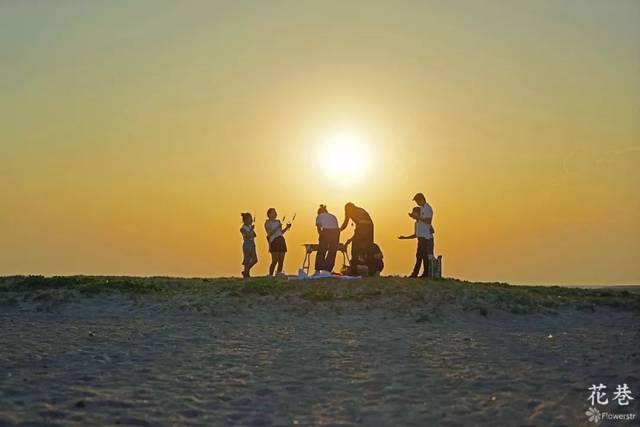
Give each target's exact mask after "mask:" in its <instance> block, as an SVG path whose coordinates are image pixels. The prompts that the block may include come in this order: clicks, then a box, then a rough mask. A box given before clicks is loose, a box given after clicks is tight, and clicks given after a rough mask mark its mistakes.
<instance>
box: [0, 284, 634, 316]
mask: <svg viewBox="0 0 640 427" xmlns="http://www.w3.org/2000/svg"><path fill="white" fill-rule="evenodd" d="M110 294H118V295H125V296H129V297H131V298H135V299H137V300H154V301H155V300H158V299H161V300H167V299H184V298H187V299H188V300H191V301H202V300H210V299H220V298H227V297H228V298H233V299H234V300H240V301H246V302H250V303H260V302H262V303H268V302H269V301H271V300H279V299H283V298H285V299H287V300H288V301H290V302H291V301H293V302H295V300H301V301H306V302H307V303H313V304H323V303H332V302H335V303H340V302H347V301H353V302H367V303H376V302H379V303H381V304H385V301H389V300H394V301H401V302H403V303H404V304H405V305H406V304H410V305H428V306H430V307H431V308H432V309H433V311H434V312H437V311H438V310H441V309H442V308H443V307H454V308H457V309H459V310H462V311H472V312H477V313H479V314H480V315H483V316H486V315H488V313H489V312H493V311H494V310H501V311H506V312H510V313H514V314H528V313H535V312H547V313H553V312H556V311H557V310H560V309H566V308H570V309H578V310H584V311H595V310H596V308H597V307H612V308H615V309H620V310H631V311H636V312H640V295H638V294H635V293H629V292H627V291H615V290H606V289H579V288H567V287H558V286H553V287H546V286H511V285H508V284H505V283H472V282H465V281H460V280H456V279H442V280H429V281H426V280H419V279H405V278H398V277H380V278H367V279H361V280H350V281H342V280H331V279H326V280H319V281H305V282H300V281H292V280H283V279H273V278H264V277H262V278H253V279H249V280H241V279H235V278H215V279H208V278H170V277H109V276H61V277H43V276H12V277H0V304H9V305H14V304H19V303H22V302H36V303H38V302H49V303H65V302H68V301H72V300H76V299H78V298H83V297H94V296H99V295H110Z"/></svg>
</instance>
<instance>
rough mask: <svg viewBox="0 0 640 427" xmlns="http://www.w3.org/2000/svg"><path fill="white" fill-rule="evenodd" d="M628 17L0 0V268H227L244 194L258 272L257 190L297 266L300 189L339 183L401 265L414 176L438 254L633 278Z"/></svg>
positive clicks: (522, 8)
mask: <svg viewBox="0 0 640 427" xmlns="http://www.w3.org/2000/svg"><path fill="white" fill-rule="evenodd" d="M639 22H640V2H638V1H624V0H616V1H611V2H610V1H587V0H584V1H575V0H566V1H507V0H505V1H447V2H444V1H433V2H432V1H371V0H369V1H315V2H309V1H300V0H291V1H217V2H215V1H198V2H196V1H179V2H178V1H166V2H163V1H157V0H154V1H139V0H138V1H131V2H106V1H105V2H102V1H88V2H78V1H64V0H57V1H46V2H45V1H11V0H0V159H1V162H2V163H1V164H2V167H1V168H0V200H1V202H0V275H8V274H45V275H52V274H127V275H180V276H221V275H225V276H228V275H235V276H238V275H240V271H241V268H242V267H241V265H240V263H241V260H242V250H241V245H242V238H241V235H240V233H239V228H240V225H241V222H240V212H243V211H250V212H253V213H254V214H255V215H256V216H257V220H258V224H257V231H258V237H257V240H256V241H257V244H258V258H259V261H260V262H259V264H258V265H257V266H256V267H255V269H254V274H258V275H262V274H265V272H266V271H267V267H268V259H269V254H268V252H267V245H266V239H265V236H264V229H263V223H264V220H265V216H266V215H265V214H266V210H267V208H269V207H272V206H273V207H275V208H276V209H278V211H279V212H280V213H281V214H282V215H287V216H288V217H291V216H292V215H293V214H294V213H297V218H296V222H295V224H294V226H293V228H292V230H291V231H290V233H288V234H287V241H288V245H289V254H288V255H287V260H286V262H285V268H286V270H287V271H288V272H289V273H295V272H296V271H297V268H298V267H299V266H300V264H301V262H302V258H303V255H304V254H303V249H302V247H301V246H300V245H301V244H302V243H305V242H314V241H316V239H317V235H316V231H315V227H314V219H315V213H316V209H317V206H318V204H320V203H325V204H327V205H328V208H329V210H330V211H331V212H333V213H335V214H336V215H337V216H338V219H339V220H342V218H343V217H344V211H343V206H344V204H345V203H346V202H348V201H352V202H354V203H356V204H357V205H359V206H362V207H364V208H365V209H366V210H367V211H368V212H369V213H370V214H371V216H372V217H373V220H374V223H375V226H376V241H377V243H378V244H379V245H380V246H381V248H382V250H383V252H384V254H385V261H386V269H385V271H384V273H385V274H408V273H409V272H410V270H411V267H412V266H413V262H414V253H415V241H409V240H397V236H398V235H399V234H410V233H411V232H412V230H413V223H412V221H411V220H410V219H409V218H408V217H407V212H409V210H410V209H411V207H412V206H413V203H412V201H411V199H412V197H413V194H414V193H416V192H417V191H421V192H424V193H425V194H426V196H427V199H428V200H429V202H430V203H431V204H432V206H433V208H434V211H435V216H434V225H435V228H436V252H437V253H438V254H442V255H443V256H444V262H443V268H444V273H445V275H447V276H453V277H458V278H462V279H467V280H491V281H494V280H495V281H508V282H512V283H522V284H524V283H527V284H529V283H540V284H629V283H636V284H637V283H640V262H638V258H639V254H640V186H639V184H640V168H639V166H640V25H639V24H638V23H639ZM344 135H347V136H346V137H345V136H344ZM345 138H346V139H348V140H349V141H351V142H353V146H355V147H360V149H361V151H362V154H361V155H360V154H358V153H357V152H356V153H354V152H353V151H354V150H353V149H352V148H350V147H351V146H350V145H349V144H347V145H349V147H346V148H345V152H344V153H336V150H335V149H333V148H331V147H335V145H336V142H335V141H342V140H344V139H345ZM337 145H340V143H339V142H338V143H337ZM354 159H355V160H354ZM353 162H356V163H359V162H362V163H363V164H362V165H361V166H362V170H361V171H359V172H358V173H353V169H352V166H353V165H352V163H353ZM354 167H356V166H354ZM341 171H342V172H341ZM351 230H352V229H351V228H350V229H349V230H348V231H347V232H346V234H345V235H344V237H343V239H342V240H345V238H346V237H349V236H350V234H351ZM338 259H339V261H341V258H340V257H339V258H338Z"/></svg>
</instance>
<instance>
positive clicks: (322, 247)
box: [315, 230, 328, 271]
mask: <svg viewBox="0 0 640 427" xmlns="http://www.w3.org/2000/svg"><path fill="white" fill-rule="evenodd" d="M327 249H328V241H327V232H326V230H322V231H321V232H320V238H319V239H318V252H317V253H316V266H315V268H316V271H320V270H326V257H327Z"/></svg>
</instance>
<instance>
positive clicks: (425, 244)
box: [398, 206, 433, 278]
mask: <svg viewBox="0 0 640 427" xmlns="http://www.w3.org/2000/svg"><path fill="white" fill-rule="evenodd" d="M409 216H410V217H411V218H413V219H414V220H415V225H414V233H413V234H412V235H410V236H399V237H398V239H418V248H417V250H416V263H415V265H414V267H413V272H411V275H410V276H409V277H418V273H420V266H421V265H424V270H423V273H422V276H420V277H421V278H427V277H429V259H430V258H433V234H431V225H430V224H427V223H426V221H424V220H422V217H421V207H420V206H416V207H414V208H413V210H412V211H411V213H410V214H409Z"/></svg>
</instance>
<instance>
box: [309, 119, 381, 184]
mask: <svg viewBox="0 0 640 427" xmlns="http://www.w3.org/2000/svg"><path fill="white" fill-rule="evenodd" d="M371 157H372V156H371V147H370V146H369V145H368V144H367V141H366V138H365V137H364V136H362V135H361V134H359V133H356V132H353V131H339V132H335V133H332V134H330V135H328V136H327V137H326V138H324V140H322V141H321V143H320V144H319V147H318V151H317V153H316V159H317V162H318V167H319V168H320V170H322V172H323V173H324V174H325V176H326V177H327V178H328V179H329V180H330V181H332V182H334V183H336V184H339V185H342V186H348V185H352V184H355V183H357V182H358V181H361V180H362V179H364V178H365V177H366V175H367V173H368V172H369V169H370V167H371Z"/></svg>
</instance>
